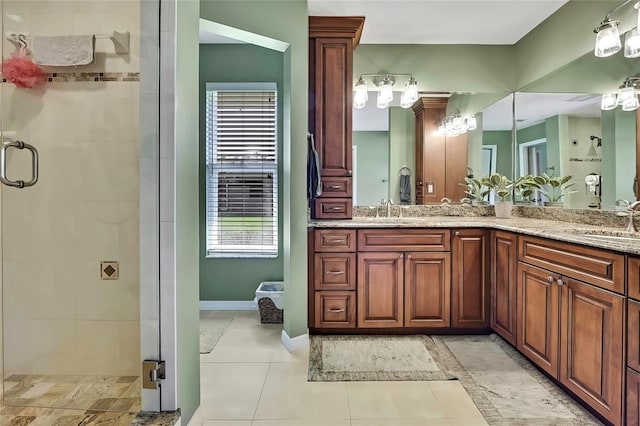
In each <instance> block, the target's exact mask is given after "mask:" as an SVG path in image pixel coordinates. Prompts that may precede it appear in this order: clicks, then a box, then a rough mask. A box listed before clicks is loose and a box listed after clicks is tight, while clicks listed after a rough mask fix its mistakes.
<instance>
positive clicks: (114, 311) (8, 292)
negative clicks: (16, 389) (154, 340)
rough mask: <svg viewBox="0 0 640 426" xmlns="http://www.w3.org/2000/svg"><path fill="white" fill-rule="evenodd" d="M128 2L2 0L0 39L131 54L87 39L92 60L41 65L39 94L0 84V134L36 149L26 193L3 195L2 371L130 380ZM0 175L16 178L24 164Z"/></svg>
mask: <svg viewBox="0 0 640 426" xmlns="http://www.w3.org/2000/svg"><path fill="white" fill-rule="evenodd" d="M139 3H140V2H139V1H131V0H127V1H114V0H74V1H56V0H42V1H40V0H38V1H28V2H25V1H23V0H17V1H15V0H14V1H7V0H4V1H3V7H4V10H3V12H4V15H3V17H4V19H3V26H4V28H3V29H4V31H12V32H26V33H29V34H39V35H65V34H86V33H93V34H100V33H109V32H110V31H112V30H129V31H130V32H131V52H130V54H127V55H116V54H115V53H114V51H113V44H112V43H111V41H110V40H97V41H96V56H95V63H94V64H92V65H89V66H86V67H78V68H77V69H76V68H66V67H63V68H51V67H48V68H46V69H45V71H46V72H48V73H50V74H49V77H50V79H49V80H50V81H49V82H47V83H46V85H45V87H43V88H40V89H34V90H23V89H18V88H16V87H15V86H14V85H12V84H10V83H3V84H2V85H1V86H2V89H1V90H2V96H1V97H2V106H1V107H2V128H3V130H4V131H14V132H16V133H15V134H16V137H17V139H19V140H23V141H25V142H27V143H30V144H32V145H34V146H36V148H37V149H38V151H39V153H40V179H39V182H38V183H37V185H35V186H34V187H32V188H27V189H23V190H16V189H12V188H8V187H3V188H2V203H3V204H2V214H3V216H2V240H3V248H4V250H3V253H2V254H3V268H4V270H3V297H4V302H5V304H4V313H3V320H4V324H3V330H4V343H5V344H4V349H5V352H4V363H5V365H4V367H5V374H82V375H83V374H91V375H96V374H101V375H123V376H124V375H128V376H131V375H137V374H138V372H139V360H140V349H139V347H140V331H139V330H140V320H139V318H140V313H139V311H140V308H139V305H140V278H139V271H140V268H139V263H140V262H139V257H140V256H139V251H140V249H139V247H140V244H139V228H140V225H139V211H140V210H139V193H140V177H139V173H140V167H139V162H140V161H139V150H140V149H139V103H140V99H139V98H140V95H139V84H140V83H139V80H140V77H139V71H140V61H139V56H140V49H139V45H140V37H139V34H140V31H139V28H140V11H139ZM13 50H14V46H13V45H12V44H11V43H9V42H8V41H6V40H3V51H4V52H3V54H4V56H5V57H6V56H8V55H9V54H10V53H11V52H12V51H13ZM54 73H55V75H54ZM83 73H84V74H83ZM87 73H95V74H87ZM101 73H102V74H101ZM8 169H9V174H10V176H13V177H14V178H19V177H21V176H27V175H28V174H29V173H30V163H29V157H28V156H27V155H24V153H22V152H15V151H13V152H11V153H10V155H9V157H8ZM105 260H107V261H118V262H119V265H120V273H119V279H118V280H102V279H101V276H100V262H101V261H105Z"/></svg>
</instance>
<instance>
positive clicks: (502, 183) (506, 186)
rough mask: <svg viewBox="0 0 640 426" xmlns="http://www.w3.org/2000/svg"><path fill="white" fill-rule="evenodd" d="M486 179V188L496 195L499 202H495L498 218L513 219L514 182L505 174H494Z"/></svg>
mask: <svg viewBox="0 0 640 426" xmlns="http://www.w3.org/2000/svg"><path fill="white" fill-rule="evenodd" d="M485 179H486V183H485V184H486V186H488V187H489V189H490V190H491V191H493V193H494V194H495V196H496V198H497V200H496V202H495V211H496V217H497V218H500V219H508V218H510V217H511V207H512V205H513V204H512V203H511V201H510V198H511V188H512V186H513V182H511V181H510V180H509V178H508V177H506V176H505V175H503V174H500V173H494V174H492V175H491V176H489V177H488V178H485Z"/></svg>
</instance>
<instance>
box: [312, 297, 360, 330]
mask: <svg viewBox="0 0 640 426" xmlns="http://www.w3.org/2000/svg"><path fill="white" fill-rule="evenodd" d="M315 313H316V318H315V326H316V328H354V327H355V326H356V292H355V291H316V292H315Z"/></svg>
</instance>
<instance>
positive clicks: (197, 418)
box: [176, 405, 204, 426]
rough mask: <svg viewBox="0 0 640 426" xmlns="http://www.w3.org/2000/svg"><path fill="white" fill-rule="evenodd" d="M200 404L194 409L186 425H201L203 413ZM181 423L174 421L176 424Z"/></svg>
mask: <svg viewBox="0 0 640 426" xmlns="http://www.w3.org/2000/svg"><path fill="white" fill-rule="evenodd" d="M201 408H202V405H200V406H198V409H197V410H196V412H195V413H193V416H191V420H189V423H187V426H201V425H202V424H203V423H204V414H203V412H202V410H201ZM180 424H182V423H181V422H180V423H176V425H180Z"/></svg>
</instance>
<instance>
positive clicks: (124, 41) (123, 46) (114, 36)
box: [6, 31, 131, 55]
mask: <svg viewBox="0 0 640 426" xmlns="http://www.w3.org/2000/svg"><path fill="white" fill-rule="evenodd" d="M94 37H95V38H97V39H105V38H108V39H111V41H112V42H113V46H114V48H115V52H116V54H118V55H125V54H127V53H129V46H130V42H131V33H129V31H112V32H111V34H94ZM6 38H7V40H9V41H10V42H12V43H14V44H16V45H20V44H21V43H22V42H21V40H29V39H30V38H31V37H30V36H29V35H28V34H20V33H13V32H11V31H8V32H7V33H6ZM25 47H28V45H27V46H25Z"/></svg>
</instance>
